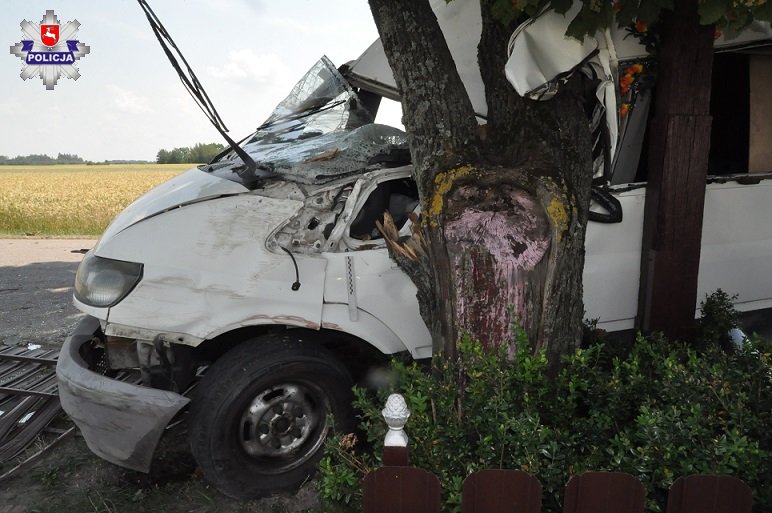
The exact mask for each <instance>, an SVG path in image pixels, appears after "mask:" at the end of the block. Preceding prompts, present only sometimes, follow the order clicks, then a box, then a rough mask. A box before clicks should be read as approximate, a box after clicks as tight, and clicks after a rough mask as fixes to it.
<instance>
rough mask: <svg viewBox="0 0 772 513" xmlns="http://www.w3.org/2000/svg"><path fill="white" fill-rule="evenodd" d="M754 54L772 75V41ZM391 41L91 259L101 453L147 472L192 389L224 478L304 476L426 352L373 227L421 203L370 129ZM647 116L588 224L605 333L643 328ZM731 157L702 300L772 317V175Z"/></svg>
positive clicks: (193, 420) (715, 192)
mask: <svg viewBox="0 0 772 513" xmlns="http://www.w3.org/2000/svg"><path fill="white" fill-rule="evenodd" d="M458 3H464V2H454V3H453V4H458ZM769 43H772V40H768V41H767V44H769ZM754 48H755V52H757V53H755V54H754V55H759V54H762V55H763V56H764V58H765V59H766V60H765V61H764V62H765V63H766V64H764V66H767V68H765V69H766V72H767V73H769V70H770V69H772V68H771V67H769V66H770V58H772V56H771V54H770V48H772V47H771V46H766V47H759V46H755V47H754ZM377 49H378V48H377V45H375V46H374V47H373V48H371V49H370V50H368V52H366V53H365V55H364V56H363V58H361V59H360V60H359V61H355V62H354V63H350V64H349V65H348V66H346V67H344V68H342V69H341V70H339V69H336V68H335V66H333V65H332V63H331V62H330V61H329V60H327V59H326V58H323V59H321V60H320V61H319V62H318V63H317V64H316V65H315V66H314V67H313V68H312V69H311V70H310V71H309V72H308V73H307V74H306V75H305V76H304V77H303V79H302V80H301V81H300V82H298V84H297V85H296V86H295V88H294V89H293V91H292V92H291V93H290V95H289V96H288V97H287V98H286V99H285V100H284V101H283V102H282V103H281V104H280V105H279V106H278V107H277V109H276V110H275V112H274V113H273V115H272V116H271V117H270V118H269V119H268V120H267V121H266V122H265V123H264V124H263V125H261V127H260V128H259V129H258V130H257V131H256V132H255V133H254V134H252V135H251V136H249V137H248V138H247V139H245V140H244V141H243V142H242V143H241V146H242V147H243V149H244V150H245V151H246V152H248V153H249V154H250V156H251V157H252V158H253V159H254V160H255V161H256V162H257V163H258V169H257V171H256V172H255V173H245V171H244V170H245V167H244V166H243V165H242V162H241V160H240V159H239V158H238V156H237V155H236V154H235V153H234V152H228V153H226V154H224V155H221V156H220V157H219V158H218V159H215V161H214V162H213V163H211V164H208V165H204V166H199V167H198V168H194V169H191V170H189V171H187V172H185V173H183V174H181V175H179V176H177V177H175V178H173V179H172V180H170V181H169V182H167V183H165V184H162V185H160V186H159V187H157V188H155V189H153V190H152V191H150V192H148V193H147V194H145V195H144V196H142V197H141V198H139V199H138V200H137V201H135V202H134V203H133V204H132V205H130V206H129V207H128V208H127V209H126V210H125V211H123V212H122V213H121V214H120V215H118V217H116V219H115V220H114V221H113V222H112V224H111V225H110V226H109V227H108V229H107V230H106V231H105V233H104V234H103V235H102V237H101V239H100V240H99V242H98V243H97V245H96V246H95V247H94V249H93V250H91V251H90V252H89V253H88V254H87V255H86V256H85V258H84V259H83V261H82V263H81V265H80V267H79V269H78V273H77V278H76V286H75V297H74V301H75V304H76V306H77V307H78V308H79V309H80V310H81V311H83V312H85V313H86V314H88V316H87V317H86V318H85V319H84V321H83V322H81V324H80V325H79V326H78V327H77V329H76V331H75V333H74V334H73V335H72V336H71V337H69V338H68V339H67V341H66V342H65V345H64V348H63V350H62V353H61V356H60V359H59V364H58V367H57V374H58V378H59V395H60V397H61V402H62V406H63V408H64V409H65V411H66V412H67V413H68V414H69V415H70V417H72V419H73V420H74V422H75V423H76V424H77V425H78V427H79V428H80V430H81V432H82V434H83V436H84V438H85V440H86V442H87V443H88V445H89V447H90V448H91V449H92V450H93V451H94V452H95V453H96V454H98V455H99V456H101V457H103V458H105V459H107V460H109V461H111V462H113V463H116V464H118V465H121V466H124V467H128V468H132V469H136V470H139V471H148V469H149V467H150V463H151V459H152V455H153V452H154V449H155V447H156V445H157V443H158V441H159V439H160V437H161V434H162V432H163V431H164V428H165V427H166V426H167V424H168V423H169V422H170V420H171V419H172V418H173V417H175V415H177V414H178V413H179V412H181V411H182V410H183V409H184V408H185V407H186V405H188V404H189V403H190V405H189V415H188V422H189V431H190V436H191V448H192V452H193V455H194V456H195V458H196V460H197V462H198V463H199V465H200V466H201V467H202V469H203V472H204V475H205V477H206V478H207V479H208V480H209V481H210V482H212V483H213V484H214V485H215V486H217V487H218V488H219V489H220V490H221V491H222V492H224V493H225V494H227V495H230V496H233V497H251V496H256V495H260V494H264V493H268V492H271V491H273V490H276V489H281V488H291V487H294V486H297V485H298V484H300V483H301V482H303V481H304V480H305V479H306V478H307V476H308V475H309V474H310V473H311V472H312V471H313V469H314V466H315V465H316V463H317V462H318V460H319V458H320V457H321V449H322V445H323V442H324V439H325V437H326V435H327V433H328V431H329V429H330V427H331V425H330V422H331V417H330V416H329V414H333V415H334V418H335V421H336V422H339V423H341V424H342V425H346V424H347V423H349V422H350V421H351V412H350V400H351V392H350V389H351V386H352V383H354V382H355V381H358V380H361V379H362V378H363V376H364V375H365V373H366V371H367V369H368V368H370V367H371V366H372V365H374V364H377V363H379V362H382V361H383V359H384V357H385V356H386V355H393V354H396V353H406V354H409V355H410V356H411V357H413V358H416V359H420V358H428V357H430V356H431V350H432V345H431V339H430V336H429V332H428V330H427V328H426V326H425V325H424V323H423V321H422V319H421V317H420V315H419V311H418V305H417V301H416V297H415V293H416V288H415V286H414V285H413V284H412V283H411V281H410V280H409V279H408V277H407V276H406V275H405V274H404V273H403V272H402V271H401V270H400V269H399V268H398V267H397V266H396V264H395V263H394V262H393V261H391V260H390V258H389V256H388V252H387V249H386V247H385V244H384V241H383V239H382V238H381V236H380V234H379V233H378V231H377V230H376V228H375V221H376V219H378V218H379V217H380V216H381V215H382V214H383V212H384V211H385V210H388V211H389V212H390V213H391V214H392V216H393V217H394V218H395V221H396V223H397V225H398V226H399V227H400V229H401V230H402V231H403V233H405V234H408V233H409V229H410V223H411V219H410V216H409V214H411V213H412V212H417V208H418V193H417V190H416V186H415V183H414V182H413V180H412V178H411V167H410V161H409V160H410V156H409V152H408V149H407V144H406V140H405V135H404V133H403V132H401V131H400V130H398V129H396V128H392V127H389V126H385V125H379V124H375V123H373V118H374V116H373V113H374V111H375V110H377V105H378V98H377V97H376V96H377V95H374V94H375V93H377V94H382V95H383V94H386V95H387V96H388V95H389V93H388V91H389V87H390V86H389V79H390V76H389V77H386V78H384V76H383V73H381V74H380V75H379V74H378V73H374V72H373V73H370V74H369V75H368V74H367V71H366V70H367V69H368V66H369V65H371V64H372V62H368V61H367V59H366V58H365V57H366V56H367V55H373V54H377V53H378V52H377ZM737 55H744V57H742V58H741V59H740V60H743V61H744V62H745V61H748V59H749V58H750V57H748V54H737ZM369 69H371V70H373V69H377V66H370V68H369ZM751 71H753V70H751ZM392 94H393V90H392ZM746 98H747V96H746ZM770 100H772V98H770V95H769V91H768V90H767V96H766V101H767V102H770ZM641 101H644V99H643V98H642V99H641ZM637 112H638V113H642V112H644V108H643V107H640V108H638V109H637ZM636 120H637V121H636ZM645 121H646V115H639V118H631V120H630V122H629V123H628V127H627V130H625V131H624V133H622V135H621V137H620V143H619V144H618V145H617V147H618V148H621V150H620V156H618V157H617V158H616V159H615V160H616V162H617V168H616V171H615V172H614V173H613V175H612V177H611V185H610V188H608V191H607V193H606V194H607V195H610V196H612V197H613V199H615V200H616V201H618V204H619V205H618V207H614V208H613V210H619V209H621V213H622V214H623V215H622V216H618V215H616V214H615V215H613V216H611V217H612V218H613V219H611V218H608V216H606V217H604V216H602V215H601V216H600V217H601V219H603V220H605V221H616V222H610V223H609V222H604V223H591V224H590V226H589V227H588V230H587V237H586V247H587V260H586V265H585V270H584V301H585V305H586V310H587V317H588V318H597V319H598V326H599V327H601V328H605V329H607V330H610V331H616V330H628V329H632V328H633V327H634V324H635V315H636V310H637V297H638V279H639V266H640V251H641V227H642V219H643V204H644V198H645V188H644V184H642V183H636V182H635V181H634V179H635V175H636V172H637V167H638V156H637V155H635V156H634V157H635V158H633V156H632V153H631V152H633V153H634V151H637V152H638V154H640V148H641V145H642V140H643V132H644V130H643V128H644V127H645ZM633 123H637V125H635V126H632V125H631V124H633ZM631 127H632V128H631ZM636 127H637V128H636ZM766 130H767V133H769V126H768V125H767V127H766ZM745 144H746V152H747V151H748V146H747V145H748V142H747V141H746V142H745ZM631 148H632V149H631ZM636 148H637V150H636ZM625 152H627V153H625ZM722 165H723V164H722ZM726 165H729V166H730V167H731V163H729V164H726ZM765 165H766V168H765V169H763V171H767V172H770V171H772V163H770V162H766V163H765ZM625 166H626V167H625ZM631 166H632V167H631ZM731 170H732V171H736V172H737V174H723V175H721V176H716V177H711V178H710V179H709V182H708V186H707V187H708V188H707V197H706V202H705V221H704V227H705V228H704V232H703V249H702V260H701V264H700V273H699V276H700V281H699V290H700V295H701V296H702V295H704V294H705V293H707V292H710V291H713V290H715V289H717V288H722V289H724V290H726V291H729V292H731V293H737V294H739V296H738V298H737V307H738V309H740V310H757V311H758V310H761V311H764V310H765V309H766V312H767V313H769V312H772V222H770V221H772V173H748V169H747V168H746V169H731ZM724 171H725V169H724ZM620 177H624V182H620ZM612 203H615V202H612ZM201 374H203V376H201ZM191 389H193V390H191Z"/></svg>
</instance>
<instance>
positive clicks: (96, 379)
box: [56, 317, 190, 472]
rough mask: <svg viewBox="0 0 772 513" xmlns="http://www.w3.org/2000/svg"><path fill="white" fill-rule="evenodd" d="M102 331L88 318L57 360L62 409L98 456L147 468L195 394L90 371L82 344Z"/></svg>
mask: <svg viewBox="0 0 772 513" xmlns="http://www.w3.org/2000/svg"><path fill="white" fill-rule="evenodd" d="M98 331H99V320H98V319H96V318H94V317H85V318H84V319H83V320H82V321H81V322H80V323H79V324H78V325H77V326H76V328H75V332H74V333H73V334H72V335H71V336H69V337H67V340H66V341H65V342H64V346H63V347H62V351H61V353H60V354H59V361H58V363H57V365H56V376H57V379H58V381H59V399H60V400H61V403H62V408H63V409H64V411H65V412H66V413H67V414H68V415H69V416H70V418H72V420H73V422H75V424H76V425H77V426H78V428H80V431H81V433H82V434H83V438H84V439H85V440H86V444H87V445H88V447H89V449H91V451H93V452H94V453H95V454H96V455H97V456H100V457H101V458H104V459H105V460H107V461H109V462H111V463H115V464H116V465H120V466H122V467H126V468H130V469H133V470H138V471H140V472H148V471H149V470H150V462H151V461H152V459H153V452H154V451H155V448H156V446H157V445H158V441H159V440H160V439H161V435H162V434H163V431H164V429H165V428H166V426H167V424H168V423H169V421H170V420H171V419H172V417H174V416H175V415H176V414H177V412H179V411H180V410H181V409H182V408H183V407H184V406H185V405H186V404H187V403H188V402H190V399H188V398H187V397H184V396H182V395H180V394H176V393H174V392H169V391H166V390H158V389H155V388H149V387H144V386H140V385H133V384H130V383H125V382H123V381H118V380H115V379H111V378H109V377H107V376H104V375H102V374H99V373H97V372H94V371H92V370H90V369H89V368H88V364H87V363H86V361H85V360H84V359H83V358H82V356H81V353H80V349H81V347H82V346H83V345H84V344H87V343H90V342H91V340H92V339H93V338H94V336H95V334H97V333H98Z"/></svg>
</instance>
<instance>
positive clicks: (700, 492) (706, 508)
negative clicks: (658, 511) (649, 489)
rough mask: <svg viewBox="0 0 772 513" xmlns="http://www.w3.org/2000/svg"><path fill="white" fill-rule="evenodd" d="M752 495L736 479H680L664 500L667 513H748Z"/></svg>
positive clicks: (694, 477)
mask: <svg viewBox="0 0 772 513" xmlns="http://www.w3.org/2000/svg"><path fill="white" fill-rule="evenodd" d="M752 506H753V492H752V491H751V489H750V487H749V486H748V485H746V484H745V483H743V482H742V481H741V480H739V479H737V478H736V477H731V476H708V475H693V476H686V477H679V478H678V479H676V481H675V483H673V486H671V487H670V493H669V495H668V497H667V513H750V512H751V508H752Z"/></svg>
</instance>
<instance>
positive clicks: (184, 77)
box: [137, 0, 257, 180]
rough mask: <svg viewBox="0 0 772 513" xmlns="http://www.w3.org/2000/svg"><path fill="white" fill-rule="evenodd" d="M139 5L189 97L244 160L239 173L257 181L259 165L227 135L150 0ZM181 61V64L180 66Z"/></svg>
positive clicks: (245, 177)
mask: <svg viewBox="0 0 772 513" xmlns="http://www.w3.org/2000/svg"><path fill="white" fill-rule="evenodd" d="M137 2H138V3H139V6H140V7H141V8H142V10H143V11H144V12H145V16H146V17H147V21H148V22H149V23H150V28H151V29H152V30H153V33H154V34H155V37H156V38H157V39H158V42H159V43H160V45H161V48H162V49H163V51H164V53H165V54H166V57H167V58H168V59H169V62H170V63H171V64H172V67H173V68H174V70H175V71H176V72H177V75H178V76H179V77H180V81H181V82H182V84H183V85H184V86H185V89H187V91H188V94H190V96H191V97H192V98H193V100H194V101H195V102H196V105H198V108H200V109H201V111H202V112H203V113H204V114H205V115H206V117H207V118H208V119H209V121H210V122H211V123H212V124H213V125H214V127H215V128H216V129H217V131H218V132H220V135H222V136H223V138H224V139H225V140H226V141H227V142H228V146H230V148H231V149H232V150H233V151H235V152H236V154H237V155H238V156H239V158H241V161H242V162H244V166H245V167H244V168H243V169H240V170H238V171H237V173H238V175H239V176H241V177H242V178H244V179H247V180H252V179H254V178H255V170H256V169H257V164H255V161H254V160H253V159H252V157H250V156H249V154H248V153H247V152H246V151H244V149H243V148H241V147H240V146H239V145H238V144H237V143H236V142H235V141H234V140H233V139H231V137H230V136H229V135H228V134H227V132H228V128H227V127H226V126H225V123H224V122H223V120H222V118H221V117H220V114H218V112H217V109H215V107H214V104H213V103H212V101H211V100H210V99H209V95H207V94H206V91H204V86H202V85H201V82H199V81H198V77H196V74H195V73H193V69H192V68H191V67H190V65H189V64H188V61H187V60H185V57H184V56H183V55H182V52H181V51H180V49H179V48H178V47H177V45H176V44H175V43H174V40H173V39H172V36H171V35H170V34H169V32H167V30H166V27H164V26H163V23H161V20H160V19H159V18H158V16H156V14H155V12H153V9H151V8H150V6H149V5H148V3H147V0H137ZM180 61H181V62H182V64H180ZM183 66H184V69H183Z"/></svg>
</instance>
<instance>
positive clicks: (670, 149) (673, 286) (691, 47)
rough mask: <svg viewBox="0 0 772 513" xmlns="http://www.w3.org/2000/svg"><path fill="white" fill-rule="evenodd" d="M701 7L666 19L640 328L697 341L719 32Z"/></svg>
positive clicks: (681, 2)
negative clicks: (704, 22)
mask: <svg viewBox="0 0 772 513" xmlns="http://www.w3.org/2000/svg"><path fill="white" fill-rule="evenodd" d="M697 2H698V0H676V2H675V11H674V12H670V13H667V14H666V15H665V18H664V29H663V33H662V48H661V52H660V60H659V62H660V65H659V69H660V71H659V76H658V79H657V91H656V95H657V96H656V106H655V109H656V110H655V117H654V120H653V121H652V124H651V126H650V127H649V134H650V144H649V177H648V186H647V188H646V206H645V209H644V223H643V244H642V246H643V247H642V251H641V284H640V292H639V300H638V324H639V328H641V329H642V330H643V331H647V332H650V331H662V332H664V333H665V334H666V335H667V336H669V337H672V338H678V339H687V340H688V339H689V338H691V336H692V334H693V330H694V313H695V310H696V305H697V277H698V270H699V264H700V244H701V242H702V214H703V207H704V204H705V182H706V178H707V169H708V153H709V149H710V125H711V117H710V76H711V70H712V64H713V34H714V28H713V26H701V25H700V24H699V15H698V14H697Z"/></svg>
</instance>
